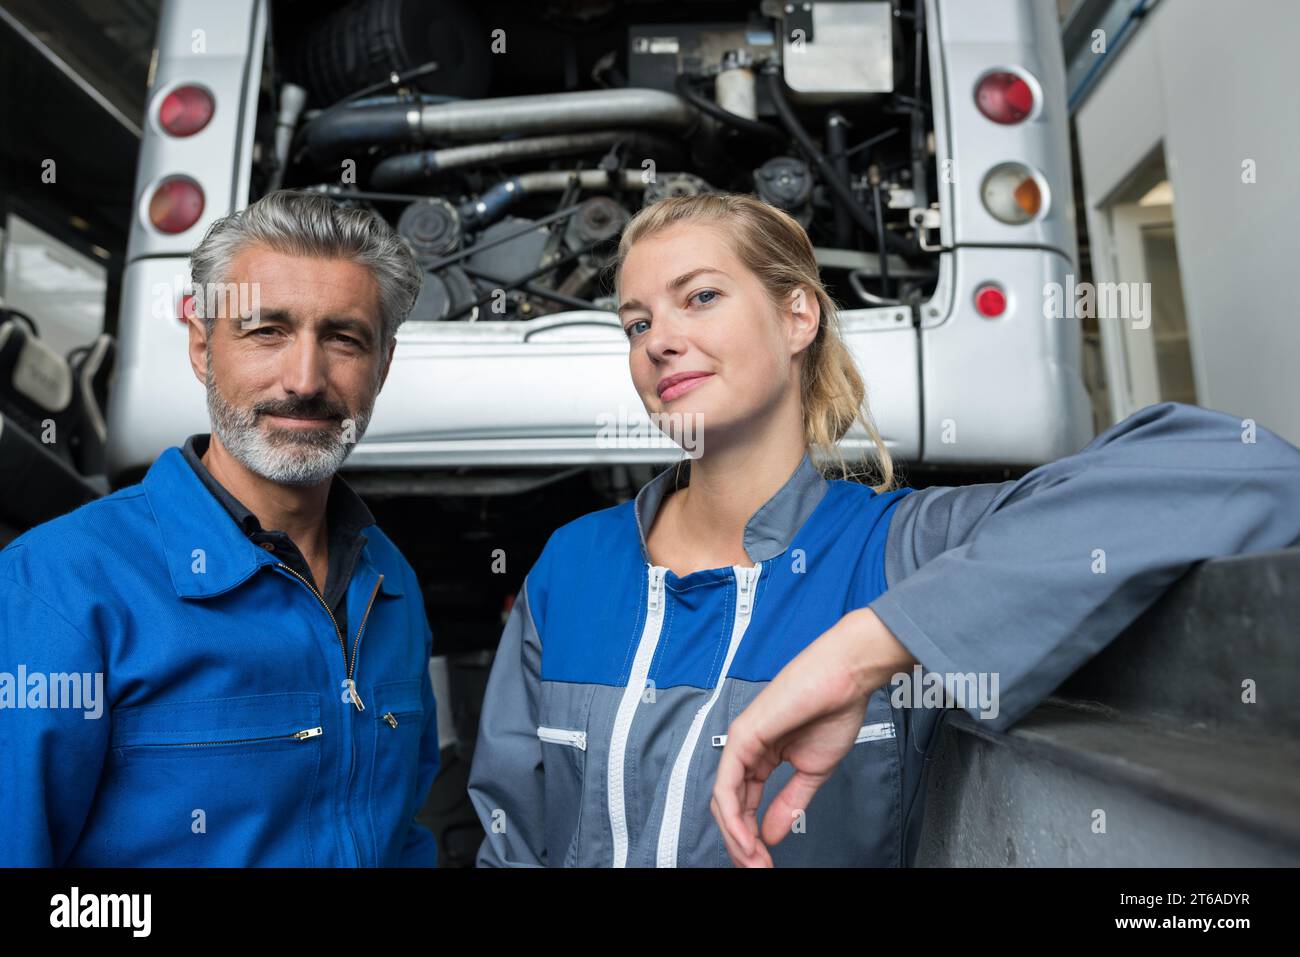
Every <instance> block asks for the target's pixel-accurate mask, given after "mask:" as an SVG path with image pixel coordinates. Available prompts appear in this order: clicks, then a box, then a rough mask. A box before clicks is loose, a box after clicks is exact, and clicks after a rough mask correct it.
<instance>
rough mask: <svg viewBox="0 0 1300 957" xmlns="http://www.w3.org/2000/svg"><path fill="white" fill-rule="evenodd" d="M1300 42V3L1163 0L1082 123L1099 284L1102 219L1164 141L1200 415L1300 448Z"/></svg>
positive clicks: (1110, 71)
mask: <svg viewBox="0 0 1300 957" xmlns="http://www.w3.org/2000/svg"><path fill="white" fill-rule="evenodd" d="M1297 37H1300V4H1296V3H1294V2H1293V0H1251V2H1250V3H1247V4H1240V5H1237V4H1224V3H1222V2H1213V0H1162V2H1161V3H1159V5H1158V6H1156V7H1155V9H1154V10H1153V12H1152V13H1150V14H1149V15H1148V16H1147V17H1146V19H1145V20H1144V22H1143V23H1142V24H1141V25H1140V27H1139V29H1138V31H1137V34H1136V36H1135V37H1134V38H1133V39H1132V40H1131V41H1130V42H1129V43H1127V44H1126V45H1125V46H1124V47H1123V49H1122V50H1121V51H1120V52H1119V53H1118V54H1117V55H1116V58H1115V62H1113V63H1112V64H1110V65H1109V67H1108V68H1107V70H1106V72H1105V73H1104V74H1103V75H1102V76H1101V78H1100V80H1099V81H1098V83H1097V85H1096V86H1095V88H1094V89H1093V91H1092V92H1091V93H1090V95H1089V96H1088V98H1087V99H1086V100H1085V101H1084V103H1083V104H1082V105H1081V106H1080V108H1079V109H1078V111H1077V113H1076V115H1075V121H1076V123H1077V128H1078V134H1079V147H1080V157H1081V161H1082V167H1083V168H1082V174H1083V181H1084V197H1085V205H1086V207H1087V210H1088V228H1089V235H1090V237H1091V240H1092V244H1093V251H1094V262H1095V263H1096V267H1097V278H1098V279H1103V280H1104V279H1106V278H1107V276H1106V271H1107V269H1108V268H1109V267H1108V264H1107V263H1106V259H1107V257H1108V256H1109V255H1110V250H1109V248H1108V246H1107V244H1106V241H1105V233H1106V230H1105V217H1104V215H1103V214H1101V213H1099V212H1098V208H1099V207H1101V206H1103V205H1104V204H1105V202H1106V201H1107V199H1108V197H1109V196H1110V195H1111V194H1113V193H1114V192H1115V191H1116V190H1118V189H1120V188H1121V187H1122V186H1123V185H1124V183H1125V180H1126V179H1127V178H1128V177H1129V174H1130V173H1131V172H1132V171H1133V170H1134V169H1135V168H1137V167H1138V166H1139V165H1140V163H1141V162H1142V160H1143V158H1144V157H1146V156H1149V155H1150V154H1151V153H1152V151H1153V150H1155V149H1157V148H1158V147H1159V146H1160V145H1161V144H1162V142H1163V149H1164V153H1165V161H1166V164H1167V168H1168V173H1169V180H1170V183H1171V185H1172V186H1173V191H1174V196H1175V200H1174V215H1175V229H1176V240H1177V246H1178V252H1179V260H1180V263H1181V271H1182V277H1183V296H1184V300H1185V302H1186V309H1187V321H1188V327H1189V334H1190V342H1191V350H1192V363H1193V371H1194V375H1195V379H1196V388H1197V395H1198V399H1199V402H1200V404H1201V405H1205V406H1209V407H1212V408H1217V409H1222V410H1224V411H1226V412H1230V413H1233V414H1236V415H1240V416H1241V417H1243V418H1246V417H1250V418H1253V419H1255V420H1256V422H1258V423H1259V424H1260V425H1263V426H1266V427H1268V428H1270V429H1273V430H1274V431H1276V432H1278V433H1279V434H1280V435H1282V436H1284V437H1285V438H1287V439H1288V440H1289V441H1291V442H1293V443H1296V444H1300V316H1298V315H1297V312H1298V311H1300V306H1298V304H1297V301H1296V300H1297V294H1296V290H1295V285H1296V282H1295V280H1296V278H1297V277H1298V276H1300V263H1298V262H1297V260H1298V259H1300V240H1298V239H1297V235H1296V233H1297V229H1300V177H1298V176H1297V169H1298V168H1300V100H1297V96H1296V88H1297V80H1300V67H1298V66H1297V60H1296V38H1297ZM1248 159H1250V160H1254V161H1255V174H1256V182H1255V183H1253V184H1247V183H1243V182H1242V164H1243V162H1244V161H1246V160H1248Z"/></svg>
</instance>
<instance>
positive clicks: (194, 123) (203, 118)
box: [158, 86, 216, 136]
mask: <svg viewBox="0 0 1300 957" xmlns="http://www.w3.org/2000/svg"><path fill="white" fill-rule="evenodd" d="M215 108H216V103H215V102H214V101H213V99H212V94H211V93H209V92H208V91H207V90H205V89H203V87H201V86H178V87H177V88H176V89H174V90H172V91H171V92H170V93H168V94H167V95H166V96H165V97H163V101H162V103H161V104H160V105H159V107H158V125H159V126H161V127H162V128H163V129H164V130H166V131H167V132H168V133H170V134H171V135H172V136H193V135H194V134H195V133H197V132H198V131H199V130H201V129H203V127H205V126H207V125H208V121H209V120H211V119H212V111H213V110H214V109H215Z"/></svg>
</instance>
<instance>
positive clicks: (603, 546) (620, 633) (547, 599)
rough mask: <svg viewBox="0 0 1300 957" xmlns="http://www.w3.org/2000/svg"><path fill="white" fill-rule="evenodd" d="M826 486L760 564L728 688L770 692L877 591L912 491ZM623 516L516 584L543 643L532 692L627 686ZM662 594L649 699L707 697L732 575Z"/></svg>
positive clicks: (633, 559)
mask: <svg viewBox="0 0 1300 957" xmlns="http://www.w3.org/2000/svg"><path fill="white" fill-rule="evenodd" d="M826 486H827V489H826V494H825V496H824V497H823V498H822V499H821V501H820V503H819V504H818V505H817V507H816V509H815V510H814V511H813V513H812V515H811V517H810V518H809V519H808V521H807V522H805V523H804V524H803V525H802V526H801V527H800V528H799V529H798V531H797V532H796V533H795V535H794V538H793V540H792V541H791V542H790V545H789V548H787V549H784V550H783V551H782V552H781V553H780V554H778V555H776V556H775V557H773V558H770V559H767V560H766V561H763V562H762V563H761V564H762V565H763V571H762V574H761V575H760V576H759V580H758V588H757V592H756V594H755V601H754V618H753V620H752V621H751V622H750V625H749V629H748V631H747V632H746V637H745V641H744V642H743V643H742V644H741V646H740V649H739V651H738V652H737V655H736V660H735V661H734V662H733V663H732V666H731V670H730V675H731V677H733V678H740V679H744V680H746V681H770V680H771V679H772V678H774V677H775V676H776V674H777V672H779V671H780V670H781V669H782V668H783V667H785V665H786V664H787V663H788V662H789V661H790V660H791V659H793V658H794V657H795V655H797V654H798V653H799V652H800V651H802V650H803V649H804V647H806V646H807V644H808V643H809V642H810V641H812V640H813V638H816V637H817V635H819V634H821V633H822V632H823V631H825V630H826V629H828V628H830V627H831V626H832V625H833V624H834V623H835V622H836V621H837V620H838V618H839V616H841V615H843V614H844V613H845V610H846V609H847V608H860V607H863V606H865V605H866V604H868V603H869V602H870V601H871V600H872V599H874V598H876V597H877V596H878V595H880V594H881V593H883V592H884V591H885V588H886V583H885V545H886V540H887V537H888V534H889V520H890V516H891V514H892V511H893V509H894V507H895V506H896V505H897V503H898V502H899V501H900V500H901V499H902V498H903V496H905V495H908V494H910V493H911V492H913V491H914V489H911V488H901V489H896V490H894V491H891V492H886V493H884V494H878V493H876V492H875V491H873V490H872V489H871V488H869V487H867V486H865V485H862V484H860V483H857V482H847V481H841V480H833V481H829V482H827V483H826ZM634 507H635V503H634V502H625V503H624V504H622V505H617V506H615V507H613V508H608V509H603V510H601V511H598V512H593V513H591V514H589V515H586V516H583V517H582V518H580V519H578V520H577V521H574V522H571V523H569V524H568V525H566V526H564V527H563V528H561V529H559V530H558V531H557V532H556V533H555V534H554V535H553V536H552V537H551V540H550V541H549V542H548V543H547V547H546V549H545V550H544V552H543V554H542V556H541V558H540V559H539V560H538V564H537V567H536V569H535V570H534V571H533V572H532V573H531V574H530V575H529V576H528V581H527V587H528V589H529V593H528V601H529V606H530V607H531V608H532V611H533V617H534V620H535V621H536V624H537V629H538V631H539V632H540V633H541V634H543V635H545V636H546V641H545V651H544V654H543V655H542V662H541V680H543V681H564V682H571V683H584V684H599V685H614V686H619V687H621V686H623V685H625V684H626V683H627V681H628V677H629V675H630V673H631V668H632V659H633V656H634V654H635V650H636V645H637V641H638V639H639V638H640V635H641V630H642V627H643V626H644V624H645V617H646V589H647V587H648V586H647V582H646V576H645V567H646V566H645V562H644V560H643V556H642V552H641V549H640V544H639V542H640V539H639V537H638V534H637V525H636V517H635V511H634ZM552 581H555V582H556V583H557V587H554V588H552V587H551V582H552ZM575 582H577V583H582V584H581V585H579V587H573V583H575ZM637 583H639V587H638V586H637ZM664 585H665V589H666V592H667V605H666V609H667V610H666V614H665V619H664V625H663V631H662V633H661V635H660V639H659V646H658V650H657V651H656V653H655V658H654V661H653V663H652V665H651V668H650V674H649V680H650V681H651V682H653V684H654V686H655V687H657V688H660V689H666V688H674V687H680V686H688V687H693V688H709V689H711V688H713V686H714V685H715V684H716V683H717V681H718V678H719V672H720V670H721V667H722V662H723V659H724V657H725V652H726V648H727V645H728V643H729V642H730V640H731V622H732V619H733V617H734V616H733V610H734V603H735V600H736V596H735V591H736V589H735V575H734V573H733V572H732V570H731V568H729V567H728V568H711V569H705V570H702V571H697V572H694V573H692V574H690V575H687V576H686V577H684V578H681V577H678V576H677V575H676V574H675V573H674V572H672V571H671V570H670V571H668V572H667V573H666V574H665V576H664ZM791 622H796V623H797V624H798V627H791ZM596 639H599V640H596Z"/></svg>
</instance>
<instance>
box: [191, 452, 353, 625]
mask: <svg viewBox="0 0 1300 957" xmlns="http://www.w3.org/2000/svg"><path fill="white" fill-rule="evenodd" d="M210 439H211V436H210V435H206V434H202V433H200V434H198V435H191V436H190V437H189V438H188V439H186V440H185V445H184V446H182V448H181V454H182V455H184V456H185V461H187V462H189V463H190V467H191V468H193V469H194V472H195V474H196V475H198V477H199V479H200V480H201V481H202V482H203V484H204V485H205V486H206V487H207V489H208V491H209V492H211V493H212V495H213V497H215V498H216V500H217V501H218V502H220V503H221V504H222V506H223V507H224V508H225V510H226V511H227V512H229V513H230V517H231V518H232V519H234V521H235V524H236V525H238V526H239V528H240V531H242V532H243V533H244V534H245V535H247V536H248V540H249V541H251V542H252V543H253V544H255V545H258V546H260V547H262V548H265V549H266V550H267V551H269V552H271V553H272V554H273V555H275V557H276V558H278V559H279V560H280V561H282V562H284V563H285V564H286V565H288V566H289V567H290V568H292V569H293V570H294V571H295V572H297V573H298V574H299V575H301V576H302V577H303V578H305V579H306V580H307V581H309V582H312V584H313V585H314V586H315V587H316V590H317V591H319V592H320V594H321V597H322V598H324V599H325V604H326V605H328V606H329V608H330V611H332V612H333V613H334V618H335V620H336V621H337V622H338V625H339V630H340V631H341V632H342V633H343V635H344V636H345V637H346V636H347V634H348V584H349V583H350V582H351V581H352V573H353V571H355V569H356V564H357V556H358V555H360V554H361V548H362V546H364V545H365V544H366V537H365V536H364V535H362V534H361V530H362V529H363V528H365V527H366V526H367V525H373V524H374V522H375V520H374V517H373V516H372V515H371V514H370V509H368V508H366V503H365V502H363V501H362V500H361V496H359V495H357V493H356V492H354V491H353V490H352V489H351V488H350V487H349V486H348V484H347V483H346V482H344V481H343V479H342V478H340V477H339V476H337V475H336V476H334V478H333V480H332V481H331V483H330V492H329V498H328V499H327V500H326V503H325V523H326V526H327V530H328V539H329V541H328V548H329V571H328V572H327V573H326V579H325V587H324V588H323V589H322V588H321V587H320V583H319V582H317V581H315V580H314V579H313V578H312V573H311V566H310V565H308V564H307V560H306V559H305V558H303V555H302V552H301V551H300V550H299V549H298V546H297V545H295V544H294V543H293V539H291V538H290V537H289V536H288V534H287V533H285V532H281V531H275V530H268V529H264V528H262V523H261V522H259V521H258V520H257V516H256V515H254V514H253V513H252V512H250V511H249V510H248V508H247V507H245V505H244V504H243V503H242V502H240V501H239V499H237V498H235V497H234V496H233V495H231V494H230V492H228V491H227V490H226V487H225V486H224V485H222V484H221V483H220V482H218V481H217V480H216V479H215V478H214V477H213V475H212V473H211V472H209V471H208V469H207V466H205V465H204V464H203V461H202V457H203V455H204V453H206V452H207V450H208V443H209V441H210Z"/></svg>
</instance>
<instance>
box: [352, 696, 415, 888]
mask: <svg viewBox="0 0 1300 957" xmlns="http://www.w3.org/2000/svg"><path fill="white" fill-rule="evenodd" d="M424 680H427V679H424ZM420 682H421V679H419V678H406V679H402V680H400V681H386V682H383V683H382V684H377V685H375V686H374V687H373V688H372V689H371V692H370V694H371V706H370V707H369V708H368V709H367V711H368V712H369V713H370V714H371V715H373V718H374V720H373V721H372V722H371V724H372V725H373V729H372V731H371V742H372V746H373V749H374V750H373V751H372V756H373V763H372V764H371V769H370V787H369V793H368V794H367V799H366V805H367V807H368V808H369V809H370V829H371V833H370V837H371V840H372V842H373V843H372V846H373V847H374V848H375V849H376V853H377V854H378V855H379V861H378V862H377V863H379V864H386V863H388V862H392V861H396V860H397V859H398V858H399V857H400V856H401V852H402V845H403V843H404V842H405V840H406V835H407V831H408V830H409V828H410V822H411V819H412V818H413V817H414V816H415V814H416V813H418V812H419V810H420V803H421V802H422V801H423V800H424V798H425V795H423V794H418V793H416V791H417V788H418V786H419V779H420V739H421V737H422V733H423V730H424V702H423V701H422V700H421V697H420V692H421V690H422V689H421V684H420Z"/></svg>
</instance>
